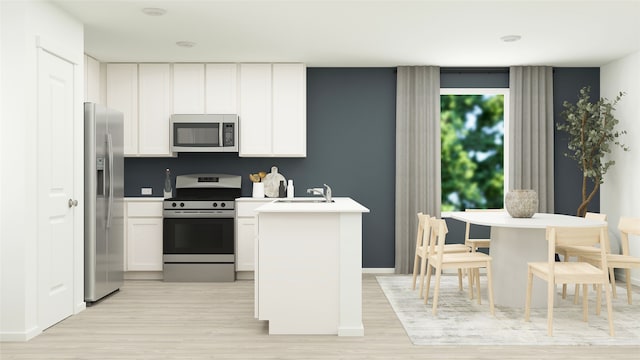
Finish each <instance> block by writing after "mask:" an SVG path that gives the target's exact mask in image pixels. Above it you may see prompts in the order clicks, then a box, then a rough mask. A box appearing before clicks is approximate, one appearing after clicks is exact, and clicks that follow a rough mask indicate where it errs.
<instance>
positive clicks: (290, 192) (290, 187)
mask: <svg viewBox="0 0 640 360" xmlns="http://www.w3.org/2000/svg"><path fill="white" fill-rule="evenodd" d="M287 198H289V199H293V180H289V183H288V184H287Z"/></svg>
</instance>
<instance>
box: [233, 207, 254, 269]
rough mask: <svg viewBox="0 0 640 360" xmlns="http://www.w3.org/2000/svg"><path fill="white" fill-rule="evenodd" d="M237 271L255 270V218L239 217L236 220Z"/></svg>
mask: <svg viewBox="0 0 640 360" xmlns="http://www.w3.org/2000/svg"><path fill="white" fill-rule="evenodd" d="M236 225H237V229H236V239H237V240H238V243H237V244H236V271H253V270H254V268H255V267H254V262H255V261H254V238H255V220H254V218H238V219H237V220H236Z"/></svg>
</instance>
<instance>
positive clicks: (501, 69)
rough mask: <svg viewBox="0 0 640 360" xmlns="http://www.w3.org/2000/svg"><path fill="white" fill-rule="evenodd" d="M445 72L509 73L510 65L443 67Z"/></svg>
mask: <svg viewBox="0 0 640 360" xmlns="http://www.w3.org/2000/svg"><path fill="white" fill-rule="evenodd" d="M440 73H445V74H508V73H509V68H508V67H441V68H440Z"/></svg>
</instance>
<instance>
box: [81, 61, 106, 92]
mask: <svg viewBox="0 0 640 360" xmlns="http://www.w3.org/2000/svg"><path fill="white" fill-rule="evenodd" d="M84 76H85V77H84V101H88V102H94V103H102V102H101V101H100V62H99V61H98V60H96V59H94V58H92V57H91V56H87V55H85V56H84Z"/></svg>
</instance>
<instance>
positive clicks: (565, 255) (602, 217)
mask: <svg viewBox="0 0 640 360" xmlns="http://www.w3.org/2000/svg"><path fill="white" fill-rule="evenodd" d="M584 218H585V219H591V220H599V221H607V214H601V213H594V212H587V213H586V214H585V215H584ZM608 245H609V242H608V241H607V247H608ZM605 250H607V251H609V249H605ZM556 251H557V252H556V254H558V255H561V256H562V261H569V260H570V259H571V258H576V259H577V258H578V256H580V255H581V254H585V253H586V254H589V253H592V254H596V256H597V255H598V254H599V252H600V250H599V249H598V248H596V247H593V246H558V247H557V248H556ZM609 276H614V273H613V268H610V269H609ZM576 289H577V286H576ZM574 294H575V297H574V303H575V304H577V303H578V292H577V290H576V292H575V293H574ZM613 297H614V298H615V297H616V291H615V289H614V290H613ZM562 298H563V299H566V298H567V284H562Z"/></svg>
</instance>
